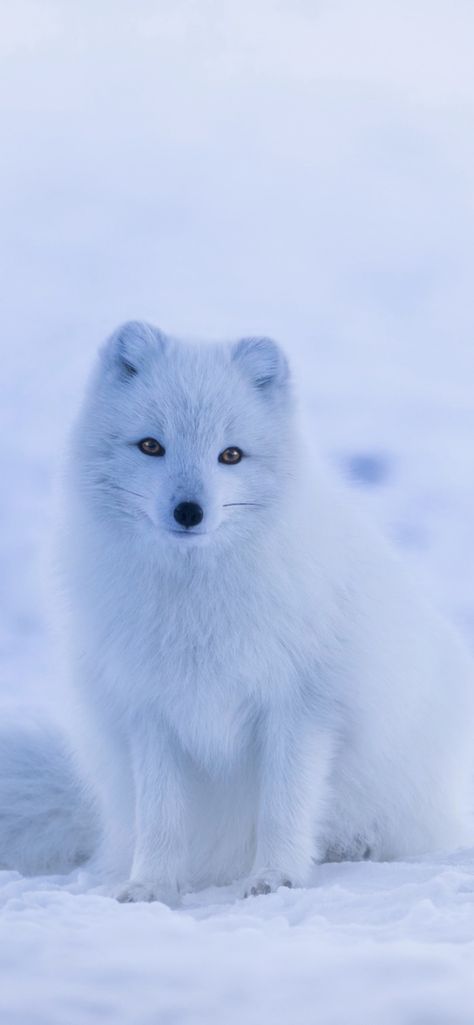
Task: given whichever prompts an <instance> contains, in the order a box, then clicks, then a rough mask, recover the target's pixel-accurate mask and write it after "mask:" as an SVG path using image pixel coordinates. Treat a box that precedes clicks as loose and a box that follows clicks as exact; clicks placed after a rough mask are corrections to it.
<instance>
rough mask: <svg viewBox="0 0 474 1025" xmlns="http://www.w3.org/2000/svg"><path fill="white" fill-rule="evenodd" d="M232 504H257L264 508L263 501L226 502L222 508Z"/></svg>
mask: <svg viewBox="0 0 474 1025" xmlns="http://www.w3.org/2000/svg"><path fill="white" fill-rule="evenodd" d="M231 505H255V506H257V507H258V508H259V509H263V502H224V504H223V506H222V508H223V509H228V508H229V506H231Z"/></svg>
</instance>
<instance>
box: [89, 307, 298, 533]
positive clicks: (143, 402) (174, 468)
mask: <svg viewBox="0 0 474 1025" xmlns="http://www.w3.org/2000/svg"><path fill="white" fill-rule="evenodd" d="M291 423H292V410H291V400H290V387H289V375H288V366H287V362H286V359H285V356H284V355H283V353H282V352H281V350H280V349H279V347H278V346H277V345H276V344H275V342H273V341H271V340H269V339H267V338H245V339H243V340H241V341H238V342H236V343H233V344H222V345H217V344H215V345H198V344H187V343H184V342H180V341H176V340H175V339H172V338H169V337H167V336H166V335H164V334H163V333H162V332H161V331H159V330H158V329H157V328H154V327H151V326H150V325H148V324H144V323H138V322H131V323H128V324H125V325H124V326H123V327H121V328H119V330H118V331H116V332H115V334H114V335H113V336H112V338H110V339H109V341H108V342H107V343H106V345H105V346H104V348H103V350H102V351H101V353H100V357H99V364H98V367H97V368H96V372H95V374H94V376H93V379H92V382H91V386H90V389H89V392H88V395H87V398H86V402H85V404H84V407H83V409H82V413H81V416H80V419H79V423H78V425H77V429H76V432H75V440H74V458H75V460H76V461H77V466H76V469H77V470H78V475H77V477H76V479H77V480H78V481H79V484H80V488H81V495H82V500H83V501H85V502H87V503H88V504H89V505H90V504H92V505H93V506H94V507H95V509H96V510H97V511H98V512H99V514H100V512H101V511H103V513H104V514H105V513H107V515H110V514H112V515H113V517H114V519H116V518H118V519H119V520H121V521H122V522H123V524H124V525H128V526H130V527H132V528H133V529H134V530H136V529H140V530H145V531H147V532H148V536H149V538H150V537H152V538H154V539H155V541H156V542H157V543H166V544H167V545H168V546H170V547H171V546H173V548H174V550H176V549H177V548H179V547H181V548H188V547H189V546H191V547H193V546H195V545H196V544H198V545H203V544H209V543H216V542H217V541H221V540H222V541H225V540H228V541H232V540H235V539H236V537H238V535H241V536H242V535H244V534H247V533H248V532H252V533H257V532H258V531H259V530H260V529H261V528H266V527H268V524H269V520H271V518H272V516H273V515H274V513H275V510H276V509H278V507H279V505H280V503H281V501H282V499H283V496H284V495H285V494H286V492H287V491H288V478H289V477H290V476H291V470H292V448H293V446H292V444H291Z"/></svg>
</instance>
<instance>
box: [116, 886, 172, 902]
mask: <svg viewBox="0 0 474 1025" xmlns="http://www.w3.org/2000/svg"><path fill="white" fill-rule="evenodd" d="M114 896H115V898H116V900H118V902H119V904H139V903H141V902H144V903H148V904H150V903H152V902H153V901H159V902H160V903H161V904H167V905H168V907H173V906H174V905H176V904H177V903H178V892H177V890H174V889H173V888H172V887H171V886H163V885H160V884H158V885H154V884H152V883H148V882H144V883H141V882H139V881H138V880H136V879H130V880H129V882H128V883H125V885H122V886H121V887H119V888H118V890H117V892H116V893H115V894H114Z"/></svg>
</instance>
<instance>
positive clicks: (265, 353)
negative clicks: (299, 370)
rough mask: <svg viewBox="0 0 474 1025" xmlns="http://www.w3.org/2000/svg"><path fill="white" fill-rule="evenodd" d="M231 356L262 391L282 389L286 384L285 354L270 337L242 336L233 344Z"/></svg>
mask: <svg viewBox="0 0 474 1025" xmlns="http://www.w3.org/2000/svg"><path fill="white" fill-rule="evenodd" d="M232 358H233V360H234V361H235V362H236V363H237V364H239V366H240V367H241V368H242V372H243V373H245V374H246V375H247V377H249V378H250V379H251V381H252V382H253V384H254V385H255V387H256V388H258V389H259V390H260V391H262V392H270V391H273V390H274V389H282V388H285V387H286V386H287V384H288V380H289V368H288V362H287V359H286V356H285V354H284V352H283V351H282V350H281V349H280V346H279V345H277V343H276V342H274V341H272V339H271V338H242V339H241V340H240V342H237V344H236V345H234V350H233V355H232Z"/></svg>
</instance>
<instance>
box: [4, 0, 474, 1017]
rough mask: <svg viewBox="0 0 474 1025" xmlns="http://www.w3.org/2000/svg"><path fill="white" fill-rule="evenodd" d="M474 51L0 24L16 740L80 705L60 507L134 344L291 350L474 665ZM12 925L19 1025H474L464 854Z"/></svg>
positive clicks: (59, 11)
mask: <svg viewBox="0 0 474 1025" xmlns="http://www.w3.org/2000/svg"><path fill="white" fill-rule="evenodd" d="M473 32H474V9H473V7H472V5H471V4H470V3H468V2H463V0H460V2H459V3H457V4H456V5H452V4H448V3H447V2H445V0H416V2H414V3H401V4H400V3H399V2H395V0H393V2H392V0H387V2H386V3H384V4H377V3H375V2H373V0H357V2H356V0H353V2H351V0H340V2H338V3H332V4H331V3H325V2H321V3H320V2H317V3H316V2H310V0H299V2H297V3H295V2H294V0H291V2H290V0H282V2H279V3H276V2H274V0H261V2H259V3H250V0H248V2H247V0H229V2H228V3H226V4H222V5H221V4H219V3H216V2H213V0H203V2H202V3H200V4H192V3H188V2H186V0H153V2H152V0H139V2H138V3H136V4H126V3H122V2H118V3H113V4H112V3H111V2H109V0H105V2H103V3H101V4H93V3H92V2H89V0H84V2H83V3H81V4H79V5H78V4H68V3H66V2H65V0H17V2H16V3H15V4H10V5H7V4H4V5H3V6H2V7H1V8H0V58H1V61H2V74H3V92H2V98H1V105H0V122H1V137H2V158H3V159H2V165H1V168H0V217H1V221H2V239H3V247H2V254H1V255H2V273H1V275H0V290H1V293H2V294H1V308H2V343H1V344H2V401H1V406H0V474H1V480H2V484H3V488H2V491H3V500H2V505H1V508H0V527H1V529H0V560H1V567H0V568H1V575H0V611H1V631H2V634H1V661H0V687H1V696H2V703H3V705H4V706H8V714H9V715H11V714H13V715H18V716H19V717H21V716H23V715H24V714H25V713H26V712H28V711H29V709H30V707H31V706H32V705H34V706H35V708H38V707H40V709H43V711H42V712H41V714H44V715H45V716H48V715H50V714H51V715H52V714H54V711H55V709H56V708H57V707H58V705H60V703H61V701H62V693H63V688H62V670H61V669H59V668H58V665H59V664H61V663H60V660H59V661H58V658H57V650H58V649H60V648H61V640H60V638H54V635H52V633H51V630H50V629H49V627H48V622H49V620H50V618H52V617H51V597H50V583H49V576H50V574H49V567H50V561H51V557H50V538H51V535H52V534H53V533H54V529H53V524H54V507H55V498H54V486H53V482H54V479H55V476H56V474H57V468H58V465H59V463H60V456H61V453H62V450H63V447H64V438H65V434H66V431H67V427H68V424H69V421H70V416H71V413H72V411H73V410H74V408H75V407H76V406H77V404H78V402H79V399H80V394H81V389H82V386H83V382H84V379H85V375H86V373H87V370H88V367H89V365H90V363H91V360H92V358H93V354H94V351H95V349H96V346H97V345H98V343H99V342H100V341H101V339H102V338H103V337H105V335H106V334H108V333H109V332H110V331H111V330H112V329H113V328H114V327H115V326H116V325H117V324H118V323H119V322H120V321H122V320H124V319H127V318H129V317H141V318H149V319H150V320H151V321H153V322H154V323H157V324H160V325H161V326H163V327H164V328H165V329H168V330H172V331H175V332H176V333H181V334H194V335H197V336H202V337H209V338H218V337H234V336H236V335H239V334H255V333H258V332H262V333H265V334H273V335H275V336H276V337H277V338H278V339H279V340H280V341H281V342H282V344H283V345H284V346H285V348H286V349H287V351H288V353H289V355H290V358H291V361H292V364H293V366H294V371H295V378H296V384H297V387H298V390H299V393H300V395H301V400H302V408H303V413H304V419H305V423H306V432H307V434H308V436H309V438H310V439H313V442H314V447H315V448H317V449H322V450H323V452H324V453H325V454H326V455H327V458H328V459H329V460H330V461H331V462H332V463H333V464H334V466H335V467H336V470H339V471H340V472H342V473H343V474H344V475H345V476H346V477H347V479H348V481H349V483H350V484H351V485H353V486H354V487H356V488H357V489H358V490H359V493H361V494H362V496H363V498H364V501H365V502H366V504H367V514H368V515H370V516H372V517H374V518H375V519H377V520H378V521H379V522H380V523H381V525H382V526H383V528H384V529H385V530H386V532H387V533H389V534H390V536H391V537H392V538H393V540H394V542H395V543H396V544H398V545H399V546H401V548H402V549H403V550H404V553H405V557H406V559H407V561H408V562H409V563H410V564H411V567H412V569H413V572H414V575H415V576H416V578H417V583H418V584H419V585H420V586H422V587H424V588H425V589H427V590H428V591H429V593H430V596H431V598H432V599H433V600H434V601H435V602H436V603H437V604H438V605H439V606H440V608H442V609H443V610H444V611H445V612H446V614H447V615H448V616H450V617H451V618H452V619H453V621H455V622H456V623H457V624H458V626H459V628H460V629H461V630H462V631H463V632H464V634H465V637H466V642H467V643H468V644H471V645H472V643H473V640H474V444H473V438H474V401H473V387H474V386H473V382H474V345H473V341H472V340H473V337H474V330H473V329H474V312H473V310H474V307H473V303H472V281H473V280H474V266H473V264H474V256H473V253H474V248H473V245H472V237H473V233H474V203H473V192H472V182H473V180H474V174H473V171H474V167H473V163H474V150H473V144H472V117H473V104H474V70H473V64H472V38H473ZM314 516H315V529H317V510H315V511H314ZM473 742H474V724H473ZM0 902H1V918H0V929H1V940H0V974H1V982H0V1007H1V1012H0V1013H1V1021H2V1025H3V1022H4V1023H5V1025H43V1023H44V1025H55V1023H58V1025H76V1023H77V1025H82V1023H93V1025H94V1023H96V1022H97V1023H98V1022H108V1021H110V1022H111V1023H114V1025H121V1023H124V1025H125V1023H127V1025H148V1023H150V1025H155V1023H157V1022H159V1023H161V1022H163V1023H184V1025H194V1023H195V1025H201V1023H202V1025H214V1023H216V1025H217V1023H219V1025H221V1023H226V1025H233V1023H236V1025H237V1023H238V1025H241V1023H243V1022H245V1023H248V1025H253V1023H255V1025H267V1023H269V1025H270V1023H271V1025H279V1023H284V1025H300V1023H301V1025H306V1023H308V1025H310V1023H311V1025H312V1023H318V1025H346V1023H349V1025H359V1023H360V1025H368V1023H372V1022H373V1023H377V1025H379V1023H383V1025H458V1023H459V1025H461V1023H462V1025H472V1022H473V1021H474V849H473V850H472V851H469V850H465V851H454V852H444V853H441V854H440V853H437V854H434V855H433V856H430V857H428V856H427V857H426V858H424V859H422V860H418V861H412V862H407V863H403V864H371V863H368V862H364V863H360V864H351V865H350V864H342V865H327V866H322V867H319V868H317V869H315V871H314V879H313V881H312V886H311V887H308V888H307V889H305V890H285V889H282V890H280V891H279V892H278V893H276V894H274V895H268V896H262V897H258V898H252V899H249V900H246V901H243V900H240V899H238V897H237V892H236V891H235V892H234V890H232V889H231V888H225V889H222V890H219V889H213V890H209V891H206V892H205V893H200V894H194V895H188V896H185V897H184V898H183V902H182V906H181V907H180V908H178V909H176V910H170V909H168V908H166V907H164V906H163V905H160V904H151V905H147V904H137V905H128V906H127V905H120V904H118V903H116V902H115V901H113V900H111V899H109V898H107V897H106V896H104V895H102V894H101V893H100V891H99V890H98V888H97V885H96V881H95V880H93V879H92V878H89V877H88V876H87V873H86V872H85V871H82V872H79V873H77V874H75V875H74V876H72V877H67V878H64V877H61V878H49V879H48V878H41V879H22V878H21V877H19V876H18V875H17V874H15V873H11V872H3V873H0Z"/></svg>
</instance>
